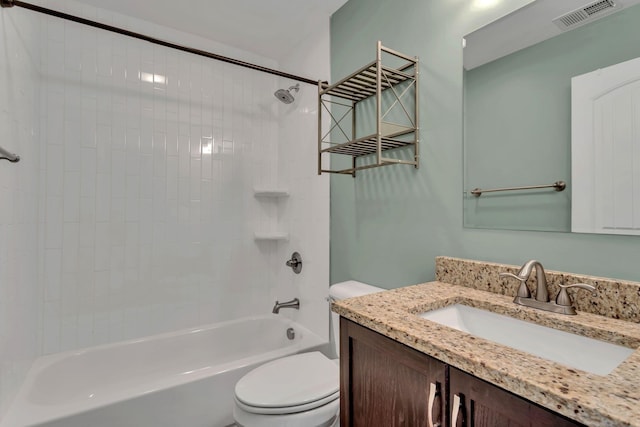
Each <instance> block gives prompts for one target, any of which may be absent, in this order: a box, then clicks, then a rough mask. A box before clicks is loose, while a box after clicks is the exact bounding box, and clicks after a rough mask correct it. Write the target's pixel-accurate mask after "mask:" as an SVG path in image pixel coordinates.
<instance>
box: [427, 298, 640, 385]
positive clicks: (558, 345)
mask: <svg viewBox="0 0 640 427" xmlns="http://www.w3.org/2000/svg"><path fill="white" fill-rule="evenodd" d="M419 316H420V317H423V318H425V319H428V320H431V321H433V322H436V323H440V324H442V325H445V326H449V327H451V328H454V329H458V330H460V331H463V332H467V333H469V334H471V335H475V336H477V337H481V338H484V339H487V340H490V341H494V342H497V343H499V344H503V345H506V346H509V347H512V348H515V349H518V350H522V351H526V352H527V353H531V354H533V355H536V356H539V357H542V358H545V359H549V360H552V361H554V362H558V363H561V364H563V365H566V366H569V367H573V368H576V369H580V370H583V371H587V372H591V373H593V374H597V375H607V374H609V373H611V371H613V370H614V369H615V368H616V367H617V366H618V365H620V364H621V363H622V362H623V361H624V360H625V359H626V358H627V357H629V356H630V355H631V354H632V353H633V352H634V351H635V350H632V349H630V348H627V347H623V346H620V345H616V344H610V343H608V342H604V341H599V340H595V339H593V338H586V337H583V336H580V335H575V334H571V333H568V332H564V331H559V330H556V329H552V328H547V327H545V326H540V325H537V324H535V323H530V322H525V321H522V320H518V319H514V318H512V317H509V316H505V315H501V314H496V313H492V312H490V311H485V310H480V309H477V308H473V307H468V306H466V305H462V304H454V305H450V306H447V307H444V308H441V309H438V310H432V311H427V312H425V313H422V314H419Z"/></svg>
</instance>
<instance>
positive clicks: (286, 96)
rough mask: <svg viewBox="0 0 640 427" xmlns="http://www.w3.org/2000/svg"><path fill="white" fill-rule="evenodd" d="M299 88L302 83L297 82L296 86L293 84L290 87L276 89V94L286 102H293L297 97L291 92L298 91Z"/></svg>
mask: <svg viewBox="0 0 640 427" xmlns="http://www.w3.org/2000/svg"><path fill="white" fill-rule="evenodd" d="M299 90H300V83H298V84H296V85H295V86H291V87H290V88H289V89H278V90H277V91H275V93H274V95H275V97H276V98H278V99H279V100H280V101H282V102H284V103H285V104H291V103H292V102H293V101H294V100H295V98H294V97H293V95H292V94H291V91H294V92H297V91H299Z"/></svg>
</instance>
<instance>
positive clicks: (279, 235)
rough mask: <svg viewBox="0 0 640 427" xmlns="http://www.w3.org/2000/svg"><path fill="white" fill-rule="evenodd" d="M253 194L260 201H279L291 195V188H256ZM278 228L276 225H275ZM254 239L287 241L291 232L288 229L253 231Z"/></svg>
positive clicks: (257, 240)
mask: <svg viewBox="0 0 640 427" xmlns="http://www.w3.org/2000/svg"><path fill="white" fill-rule="evenodd" d="M253 195H254V197H255V198H256V199H258V200H259V201H262V202H264V203H276V204H277V203H279V202H280V201H281V200H284V199H286V198H287V197H289V190H287V189H285V188H255V189H254V190H253ZM274 228H276V227H274ZM253 239H254V240H255V241H256V242H259V241H272V242H278V241H287V240H289V233H288V232H286V231H280V230H279V231H256V232H254V233H253Z"/></svg>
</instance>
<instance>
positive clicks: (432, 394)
mask: <svg viewBox="0 0 640 427" xmlns="http://www.w3.org/2000/svg"><path fill="white" fill-rule="evenodd" d="M438 385H439V384H436V383H431V384H430V385H429V406H428V410H427V418H428V419H429V427H440V423H435V424H434V423H433V404H434V403H435V400H436V395H438V394H440V390H438V389H439V387H438Z"/></svg>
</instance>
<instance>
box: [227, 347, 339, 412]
mask: <svg viewBox="0 0 640 427" xmlns="http://www.w3.org/2000/svg"><path fill="white" fill-rule="evenodd" d="M339 388H340V369H339V367H338V365H337V364H336V363H334V362H333V361H332V360H330V359H328V358H327V357H325V356H324V355H323V354H322V353H320V352H317V351H316V352H312V353H302V354H296V355H294V356H288V357H284V358H282V359H277V360H274V361H272V362H269V363H266V364H264V365H262V366H259V367H258V368H256V369H254V370H253V371H251V372H249V373H248V374H246V375H245V376H244V377H242V378H241V379H240V381H238V383H237V384H236V390H235V393H236V400H237V401H238V403H240V404H242V406H243V407H253V408H256V409H258V408H264V409H268V408H272V409H280V411H276V412H279V413H283V412H282V411H281V409H284V408H291V409H295V408H292V407H300V408H304V410H309V409H311V408H312V407H317V406H318V405H319V404H324V403H326V402H329V401H332V400H335V399H337V398H338V396H339ZM314 402H317V403H318V404H315V405H314V404H313V403H314ZM261 412H262V411H261ZM269 412H271V411H269ZM286 412H297V411H295V410H294V411H286Z"/></svg>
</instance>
